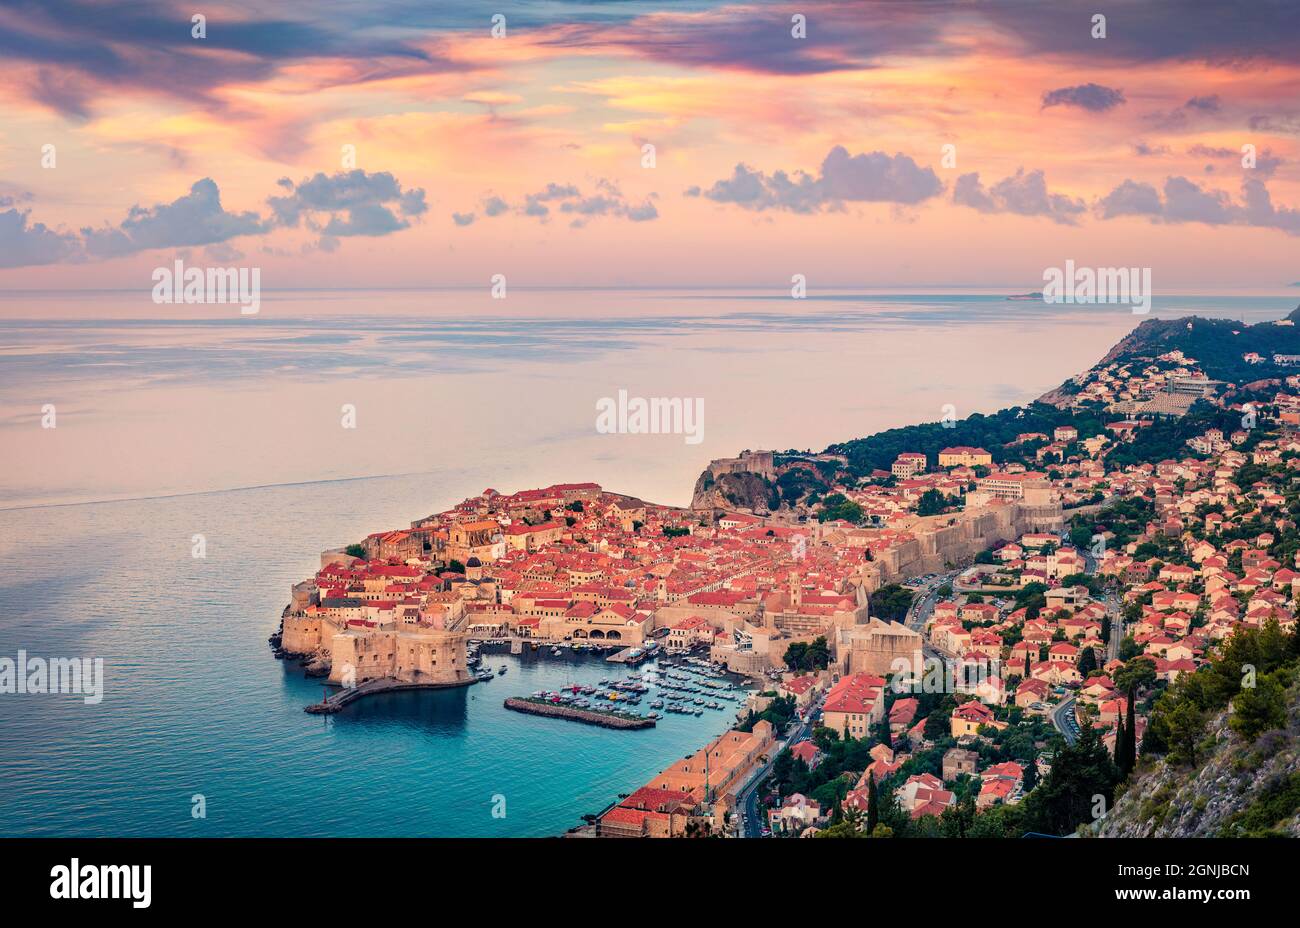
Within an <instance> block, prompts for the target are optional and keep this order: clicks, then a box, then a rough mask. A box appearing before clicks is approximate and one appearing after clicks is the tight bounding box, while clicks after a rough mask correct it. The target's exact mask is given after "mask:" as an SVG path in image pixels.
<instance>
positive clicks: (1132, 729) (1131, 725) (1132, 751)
mask: <svg viewBox="0 0 1300 928" xmlns="http://www.w3.org/2000/svg"><path fill="white" fill-rule="evenodd" d="M1134 689H1136V687H1134V686H1130V687H1129V688H1128V727H1127V728H1125V729H1124V735H1125V745H1124V761H1125V763H1126V764H1127V766H1126V767H1125V769H1124V774H1125V775H1126V776H1127V775H1128V774H1129V773H1130V772H1131V771H1132V770H1133V768H1134V767H1136V766H1137V729H1138V726H1137V714H1136V712H1135V710H1134V708H1133V690H1134Z"/></svg>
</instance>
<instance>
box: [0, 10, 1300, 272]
mask: <svg viewBox="0 0 1300 928" xmlns="http://www.w3.org/2000/svg"><path fill="white" fill-rule="evenodd" d="M202 6H203V9H202V10H201V12H202V13H203V14H204V15H205V16H206V24H205V25H206V37H205V38H194V37H193V36H192V29H193V26H192V24H191V15H192V14H193V13H194V12H195V11H194V10H192V9H191V8H189V7H182V6H179V5H177V4H175V3H171V2H166V0H146V2H142V3H136V4H131V5H126V6H121V7H117V6H113V5H108V4H102V3H98V2H89V0H48V2H25V0H17V2H9V0H0V55H3V59H4V65H3V68H4V72H3V73H4V80H3V81H0V114H2V115H3V118H0V289H28V288H43V287H60V288H62V287H71V288H76V287H132V286H137V285H138V286H140V287H141V288H142V289H144V290H147V289H148V287H149V286H150V272H151V270H152V268H154V267H156V266H159V265H163V264H169V263H170V262H171V261H172V260H173V259H174V258H175V257H177V256H181V257H184V258H186V259H188V260H190V261H191V262H193V263H199V264H221V265H236V264H237V265H255V266H258V267H261V268H262V284H263V286H264V287H268V288H288V287H299V286H315V287H319V286H377V287H395V286H473V285H476V284H482V285H483V286H485V287H486V286H487V284H488V280H489V278H490V277H491V276H492V275H493V274H498V273H500V274H505V275H506V276H507V278H508V280H509V281H510V283H511V284H512V285H514V286H520V287H525V286H620V285H634V286H650V285H676V286H701V285H746V286H752V287H760V288H766V287H774V288H777V287H783V286H784V287H788V286H789V280H790V276H791V275H792V274H795V273H802V274H805V275H806V276H807V278H808V282H809V286H810V287H811V288H816V287H818V286H825V287H843V286H877V287H888V286H908V285H914V286H925V285H930V286H936V287H939V286H961V285H966V286H987V287H998V286H1011V287H1017V288H1020V287H1024V288H1030V287H1033V286H1034V285H1035V284H1036V283H1038V282H1039V281H1040V280H1041V274H1042V270H1043V269H1044V268H1045V267H1051V266H1059V265H1061V264H1063V263H1064V261H1065V260H1067V259H1069V260H1073V261H1074V262H1075V263H1076V264H1078V265H1088V266H1149V267H1152V268H1153V279H1154V282H1155V286H1156V288H1157V290H1160V289H1178V288H1208V289H1213V288H1216V287H1219V288H1224V289H1231V288H1245V287H1259V288H1276V289H1280V288H1284V287H1286V286H1288V285H1290V284H1292V283H1294V282H1298V281H1300V260H1297V256H1298V255H1300V58H1297V56H1296V53H1295V49H1296V47H1297V40H1300V13H1297V10H1296V7H1295V5H1294V3H1291V2H1289V0H1262V2H1255V3H1252V4H1250V5H1248V6H1244V7H1236V6H1235V5H1227V4H1224V5H1218V4H1204V3H1200V2H1197V0H1141V2H1139V0H1102V2H1095V0H1092V2H1089V3H1088V4H1083V3H1076V2H1062V3H1052V4H1044V3H1041V2H1038V0H1000V2H984V0H935V2H861V3H851V4H846V3H825V2H802V0H800V2H796V3H790V2H786V3H766V2H749V3H710V2H703V0H688V2H678V3H667V2H663V3H658V4H653V3H647V2H640V0H625V2H578V0H571V2H556V0H547V2H541V0H537V2H502V3H494V4H490V5H480V4H464V3H451V2H447V3H427V2H424V3H415V2H390V3H380V2H376V3H359V2H358V3H353V2H340V3H322V4H317V3H308V2H305V0H303V2H285V3H278V4H275V5H273V6H269V7H268V6H266V5H263V4H252V3H233V2H227V3H220V4H203V5H202ZM467 7H468V8H467ZM268 11H269V12H268ZM498 12H499V13H501V14H503V15H504V16H505V36H504V37H501V38H496V37H493V35H492V28H493V23H492V16H493V14H494V13H498ZM796 13H797V14H800V15H802V16H803V17H805V18H806V37H805V38H796V37H794V36H792V34H791V33H792V29H793V28H794V26H793V24H792V20H791V17H792V16H793V15H794V14H796ZM1095 13H1101V14H1104V15H1105V16H1106V22H1105V32H1106V35H1105V37H1104V38H1095V37H1094V32H1095V31H1096V27H1095V25H1094V23H1093V15H1094V14H1095ZM646 145H653V146H654V165H653V167H650V166H647V165H646V157H645V154H644V152H645V146H646ZM48 146H53V148H52V150H51V149H50V148H49V147H48ZM346 146H351V149H348V150H355V164H353V163H351V162H347V161H345V160H344V158H345V147H346ZM945 146H952V148H951V149H948V148H946V147H945ZM1243 146H1253V149H1252V150H1253V154H1254V156H1253V160H1252V162H1251V166H1246V165H1244V164H1243ZM51 151H52V153H53V167H48V166H45V165H47V164H49V163H50V153H51ZM43 162H44V163H43Z"/></svg>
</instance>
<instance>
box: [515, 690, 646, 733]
mask: <svg viewBox="0 0 1300 928" xmlns="http://www.w3.org/2000/svg"><path fill="white" fill-rule="evenodd" d="M505 707H506V708H507V709H513V710H514V711H515V712H523V713H526V714H528V715H544V716H547V717H549V718H554V719H569V720H571V721H574V722H583V723H585V724H587V725H599V726H600V727H601V728H620V729H637V728H654V727H655V720H654V719H647V718H641V717H634V716H628V715H622V714H619V713H616V712H593V711H591V710H588V709H574V708H572V707H571V706H561V705H555V704H553V703H549V702H542V701H541V700H540V699H524V698H519V697H511V698H510V699H507V700H506V701H505Z"/></svg>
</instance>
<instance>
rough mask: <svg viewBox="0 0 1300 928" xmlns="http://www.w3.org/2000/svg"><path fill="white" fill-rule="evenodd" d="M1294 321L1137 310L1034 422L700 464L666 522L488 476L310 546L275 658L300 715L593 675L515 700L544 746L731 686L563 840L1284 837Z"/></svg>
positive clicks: (1295, 512)
mask: <svg viewBox="0 0 1300 928" xmlns="http://www.w3.org/2000/svg"><path fill="white" fill-rule="evenodd" d="M1298 321H1300V309H1298V310H1297V311H1296V312H1293V313H1292V314H1291V315H1290V316H1289V317H1287V318H1285V319H1282V320H1277V321H1271V322H1261V323H1257V324H1254V325H1245V324H1243V323H1240V322H1235V321H1225V320H1210V319H1201V318H1195V317H1190V318H1184V319H1177V320H1149V321H1146V322H1143V323H1142V324H1141V325H1139V326H1138V327H1137V328H1135V329H1134V331H1133V332H1132V333H1131V334H1130V335H1129V336H1128V337H1126V338H1125V339H1124V340H1123V341H1122V342H1120V343H1119V344H1118V345H1117V346H1116V347H1115V348H1114V349H1113V350H1112V351H1111V352H1110V353H1109V354H1108V355H1107V356H1106V357H1105V358H1104V359H1102V361H1101V362H1099V363H1098V364H1097V365H1096V366H1094V367H1093V368H1091V369H1090V370H1088V371H1085V372H1083V373H1081V374H1079V375H1077V376H1075V377H1073V378H1071V379H1070V380H1068V381H1066V382H1065V383H1064V384H1062V385H1061V386H1060V387H1059V388H1057V389H1055V390H1053V391H1051V392H1050V393H1048V394H1046V395H1044V396H1043V397H1041V398H1040V399H1038V400H1036V401H1034V402H1032V403H1029V404H1027V405H1024V406H1019V407H1012V408H1009V409H1004V410H1001V411H999V412H997V413H995V414H992V415H972V416H969V417H967V418H965V419H961V420H956V421H946V422H943V421H940V422H934V423H929V424H922V425H916V426H909V427H906V428H899V429H892V430H889V431H885V432H881V433H878V434H875V435H872V436H870V437H867V438H862V439H857V440H853V441H847V442H844V443H842V444H836V445H832V446H831V447H829V448H826V449H824V450H823V451H821V452H811V451H795V450H788V451H759V450H747V451H743V452H741V453H739V454H738V455H737V456H736V457H734V458H729V459H724V460H715V461H713V462H712V463H710V464H709V465H708V467H707V469H706V470H705V471H704V472H703V473H702V474H701V475H700V477H699V480H698V481H697V483H696V485H695V488H694V493H693V497H692V501H691V504H690V506H689V507H687V508H681V507H674V506H666V505H659V504H656V503H653V502H648V501H645V500H641V499H637V498H635V497H632V496H627V495H624V494H621V493H618V492H614V491H612V490H611V489H606V488H604V487H601V486H598V485H596V484H593V483H570V484H558V485H555V486H549V487H544V488H540V489H525V490H515V491H512V492H511V491H501V492H499V491H497V490H495V489H487V490H484V491H483V492H482V493H481V494H479V495H477V496H474V497H471V498H469V499H466V500H464V501H462V502H461V503H459V504H457V505H456V506H454V507H453V508H451V509H449V510H447V511H445V512H439V513H435V514H432V515H428V516H424V517H422V518H418V519H416V520H415V521H413V522H411V523H410V525H409V526H403V527H395V528H390V529H388V530H384V531H378V532H376V533H374V534H372V535H369V536H367V537H366V538H364V539H359V540H357V541H355V542H354V543H351V544H348V545H347V546H346V547H343V548H339V549H337V550H331V551H326V552H324V553H323V554H322V555H321V563H320V569H319V570H318V571H317V572H316V574H315V576H313V577H311V578H308V579H306V580H303V581H302V582H300V583H298V584H296V585H295V586H294V587H293V591H292V602H291V603H290V604H289V606H287V607H286V609H285V611H284V615H283V621H282V627H281V629H280V631H279V632H278V633H277V634H276V635H275V636H273V637H272V645H273V647H274V648H275V649H276V653H277V654H278V655H279V656H282V657H286V658H293V659H296V660H298V661H300V662H301V663H302V664H303V665H304V667H305V668H306V672H307V673H308V674H310V675H313V676H319V677H320V678H321V679H322V682H323V683H325V684H326V685H327V691H332V695H329V696H328V698H326V699H325V700H324V701H323V702H322V703H320V704H317V705H315V706H312V707H308V708H309V711H319V712H333V711H344V712H346V711H348V710H347V709H346V705H347V704H348V703H349V702H351V701H354V700H356V699H359V698H364V697H365V696H366V695H367V694H369V693H373V692H377V691H383V690H389V689H403V688H442V687H459V686H469V685H474V684H476V683H478V682H479V681H480V680H483V679H486V678H489V677H491V676H492V675H493V671H492V670H491V669H489V668H487V667H486V666H485V665H486V663H487V662H486V661H484V660H483V659H482V658H483V655H484V654H486V653H488V652H489V650H490V649H493V648H499V649H501V650H502V652H503V653H508V652H511V651H513V652H514V653H516V654H519V653H521V652H524V651H527V652H529V653H530V654H533V653H536V654H537V655H539V657H540V659H550V658H551V657H552V656H555V655H564V656H565V657H566V658H568V657H571V656H573V655H575V654H581V655H583V659H587V660H600V659H604V660H606V661H607V662H608V666H609V668H610V675H611V678H615V677H616V678H617V679H611V680H608V681H601V682H602V684H605V685H604V686H600V687H596V686H585V687H578V686H574V687H572V688H571V691H570V689H569V688H566V689H565V690H564V691H563V692H554V693H552V692H544V693H533V694H515V695H516V697H517V698H518V699H519V700H522V701H521V702H518V703H517V704H516V705H515V706H514V707H513V708H519V709H520V710H521V711H526V712H530V713H535V714H540V715H549V716H552V718H542V719H537V720H536V723H537V724H554V725H561V724H580V723H583V722H588V723H595V724H607V726H608V727H611V728H620V727H623V728H633V729H634V728H636V727H638V726H641V725H653V724H672V721H673V720H672V718H671V714H672V712H675V711H676V712H695V713H696V714H698V711H699V710H698V708H697V707H698V706H699V705H700V703H701V702H702V701H703V700H706V699H709V698H710V694H711V693H714V692H717V693H724V692H730V693H731V694H732V695H731V696H730V698H731V699H732V700H733V703H732V705H731V706H729V707H728V709H729V710H734V719H729V720H728V723H727V724H728V725H729V727H728V728H727V730H725V731H724V732H723V733H722V734H720V735H719V736H718V737H717V738H716V739H715V740H713V741H711V742H709V743H708V744H701V745H700V749H699V751H698V752H697V753H695V754H693V755H691V756H689V757H686V758H684V759H681V760H678V761H676V762H674V763H672V764H671V765H669V766H668V767H666V768H664V769H663V770H662V771H661V772H660V773H659V774H657V775H656V776H655V777H653V778H652V779H651V780H650V781H649V782H647V783H645V784H643V785H639V786H638V784H636V783H610V784H608V790H607V792H608V794H609V797H610V805H609V806H608V807H607V808H605V809H604V810H602V811H600V812H599V814H595V815H591V816H589V817H588V821H587V822H586V823H585V824H581V825H577V826H576V827H575V829H574V831H573V834H574V835H575V836H579V835H580V836H591V837H628V836H656V837H676V836H686V835H723V836H734V837H760V836H762V837H766V836H783V835H803V836H813V835H815V836H819V837H891V836H893V837H901V836H915V835H943V836H951V837H965V836H1005V837H1019V836H1021V835H1023V834H1026V833H1045V834H1070V833H1074V832H1076V831H1077V830H1081V831H1083V832H1085V833H1091V834H1098V835H1111V834H1116V835H1118V834H1124V835H1138V834H1143V835H1151V834H1154V835H1209V834H1213V835H1245V834H1289V835H1292V836H1296V835H1300V819H1298V817H1297V811H1298V810H1300V760H1297V757H1298V756H1300V755H1298V752H1297V746H1296V739H1295V732H1296V731H1297V717H1298V712H1300V709H1298V703H1300V699H1298V698H1297V692H1298V691H1297V682H1296V680H1297V667H1298V666H1300V644H1298V643H1297V637H1298V636H1297V632H1296V621H1295V614H1296V604H1297V596H1298V595H1300V529H1297V522H1298V521H1300V490H1298V484H1300V331H1298V330H1297V326H1296V323H1297V322H1298ZM1244 663H1249V664H1250V665H1251V667H1252V668H1253V670H1254V676H1253V677H1252V678H1251V679H1250V681H1249V682H1248V683H1247V682H1246V681H1244V680H1243V675H1242V673H1241V666H1242V665H1243V664H1244ZM475 692H478V690H475ZM498 692H500V691H498ZM500 695H507V694H506V693H504V692H500ZM643 700H653V702H650V706H653V707H657V708H656V709H654V710H652V711H647V710H648V708H649V707H647V706H646V705H644V704H643ZM713 707H714V708H721V706H720V704H717V703H715V704H714V706H713ZM728 716H730V711H728ZM610 737H611V738H612V739H615V740H614V747H612V748H611V749H615V750H616V749H617V743H618V741H617V739H618V738H636V737H638V736H637V734H636V733H635V731H628V732H627V733H625V734H624V733H617V734H615V733H611V734H610ZM1240 755H1248V756H1250V757H1251V758H1252V763H1251V764H1249V765H1242V764H1240V763H1234V762H1233V761H1232V760H1231V757H1232V756H1240ZM620 795H623V798H621V799H616V798H615V797H617V796H620ZM1098 795H1100V796H1103V797H1105V802H1104V803H1103V808H1102V810H1101V813H1100V814H1098V811H1097V809H1096V808H1095V803H1094V802H1093V800H1092V797H1094V796H1098ZM593 811H595V810H593Z"/></svg>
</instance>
